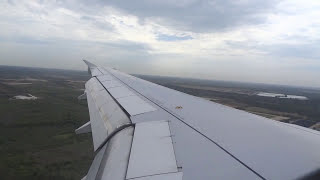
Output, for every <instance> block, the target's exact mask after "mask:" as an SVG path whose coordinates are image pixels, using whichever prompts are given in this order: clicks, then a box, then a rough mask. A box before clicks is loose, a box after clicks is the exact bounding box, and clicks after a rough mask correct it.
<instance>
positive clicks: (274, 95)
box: [257, 92, 308, 100]
mask: <svg viewBox="0 0 320 180" xmlns="http://www.w3.org/2000/svg"><path fill="white" fill-rule="evenodd" d="M257 96H263V97H273V98H282V99H298V100H308V98H307V97H305V96H296V95H287V94H277V93H267V92H259V93H258V94H257Z"/></svg>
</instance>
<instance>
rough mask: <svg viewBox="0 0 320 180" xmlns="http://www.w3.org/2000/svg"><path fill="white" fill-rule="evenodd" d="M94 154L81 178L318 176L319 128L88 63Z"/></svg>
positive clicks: (280, 179) (272, 179) (281, 179)
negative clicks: (229, 105)
mask: <svg viewBox="0 0 320 180" xmlns="http://www.w3.org/2000/svg"><path fill="white" fill-rule="evenodd" d="M85 62H86V64H87V65H88V70H89V72H90V73H91V75H92V78H91V79H90V80H89V81H88V82H87V83H86V85H85V94H84V95H82V96H80V97H79V98H80V99H87V102H88V107H89V113H90V121H89V122H88V123H86V124H85V125H83V126H82V127H80V128H78V129H77V130H76V133H87V132H92V138H93V145H94V151H95V158H94V160H93V162H92V165H91V167H90V169H89V171H88V173H87V175H86V176H85V177H84V178H83V179H89V180H91V179H107V180H118V179H119V180H120V179H121V180H125V179H126V180H129V179H130V180H181V179H184V180H200V179H201V180H202V179H210V180H211V179H223V180H225V179H246V180H249V179H267V180H286V179H308V178H309V179H312V178H317V177H318V178H319V169H320V133H319V132H317V131H314V130H311V129H307V128H304V127H300V126H296V125H291V124H286V123H281V122H279V121H274V120H271V119H267V118H264V117H261V116H258V115H254V114H251V113H248V112H244V111H240V110H237V109H234V108H231V107H227V106H224V105H221V104H217V103H214V102H211V101H208V100H205V99H202V98H199V97H195V96H191V95H188V94H185V93H182V92H178V91H175V90H172V89H169V88H166V87H163V86H160V85H157V84H154V83H151V82H148V81H145V80H142V79H139V78H136V77H134V76H131V75H128V74H125V73H122V72H120V71H118V70H115V69H112V68H104V67H99V66H96V65H94V64H92V63H90V62H88V61H85Z"/></svg>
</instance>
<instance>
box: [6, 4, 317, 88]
mask: <svg viewBox="0 0 320 180" xmlns="http://www.w3.org/2000/svg"><path fill="white" fill-rule="evenodd" d="M82 59H87V60H89V61H91V62H92V63H95V64H97V65H102V66H109V67H115V68H117V69H119V70H121V71H123V72H127V73H134V74H148V75H162V76H178V77H192V78H200V79H214V80H225V81H242V82H258V83H269V84H283V85H296V86H310V87H320V1H319V0H236V1H235V0H126V1H125V0H91V1H86V0H17V1H15V0H8V1H7V0H0V65H15V66H32V67H45V68H59V69H75V70H86V66H85V64H84V63H83V62H82V61H81V60H82Z"/></svg>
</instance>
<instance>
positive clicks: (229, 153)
mask: <svg viewBox="0 0 320 180" xmlns="http://www.w3.org/2000/svg"><path fill="white" fill-rule="evenodd" d="M107 71H108V70H107ZM108 72H109V71H108ZM109 73H110V74H111V75H112V76H114V77H115V78H116V79H118V80H119V81H120V82H122V83H123V84H125V85H126V86H128V87H129V88H130V89H132V90H134V91H135V92H136V93H138V94H139V95H141V96H143V97H144V98H146V99H148V100H149V101H151V102H153V103H154V104H155V105H157V106H158V107H159V108H161V109H163V110H164V111H166V112H167V113H169V114H171V115H172V116H174V117H175V118H177V119H178V120H179V121H181V122H182V123H184V124H185V125H187V126H188V127H190V128H191V129H193V130H194V131H196V132H198V133H199V134H200V135H202V136H203V137H205V138H206V139H208V140H209V141H211V142H212V143H214V144H215V145H216V146H218V147H219V148H220V149H222V150H223V151H224V152H225V153H227V154H228V155H230V156H231V157H232V158H234V159H235V160H236V161H238V162H239V163H240V164H242V165H243V166H245V167H246V168H247V169H249V170H250V171H251V172H253V173H254V174H255V175H257V176H258V177H260V178H261V179H263V180H266V178H264V177H263V176H262V175H260V174H259V173H258V172H256V171H255V170H254V169H252V168H251V167H249V166H248V165H246V164H245V163H244V162H242V161H241V160H240V159H238V158H237V157H236V156H234V155H233V154H232V153H231V152H229V151H227V150H226V149H225V148H223V147H222V146H221V145H220V144H218V143H217V142H215V141H214V140H213V139H210V138H209V137H208V136H206V135H205V134H203V133H201V132H200V131H199V130H197V129H195V128H194V127H192V126H191V125H189V124H188V123H186V122H185V121H183V120H182V119H181V118H180V117H178V116H177V115H175V114H174V113H172V112H170V111H169V110H168V109H166V108H165V107H163V106H161V105H160V104H158V103H156V102H154V101H153V100H151V99H149V98H148V97H146V96H145V95H143V94H141V93H140V92H138V91H137V90H135V89H134V88H132V87H131V86H129V85H128V84H126V83H125V82H123V81H122V80H121V79H120V78H118V77H116V76H115V75H114V74H113V73H111V72H109Z"/></svg>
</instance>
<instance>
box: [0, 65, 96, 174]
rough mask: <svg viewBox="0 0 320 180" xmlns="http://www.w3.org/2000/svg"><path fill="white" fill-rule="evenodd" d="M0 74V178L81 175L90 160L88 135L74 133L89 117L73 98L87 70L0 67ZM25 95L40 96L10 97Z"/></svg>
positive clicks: (82, 86)
mask: <svg viewBox="0 0 320 180" xmlns="http://www.w3.org/2000/svg"><path fill="white" fill-rule="evenodd" d="M0 77H1V79H2V80H1V81H0V177H1V178H0V179H77V180H79V179H81V178H82V177H83V176H84V175H85V174H86V173H87V170H88V169H89V166H90V164H91V161H92V159H93V148H92V139H91V134H85V135H80V136H79V135H75V133H74V130H75V129H76V128H77V127H79V126H81V125H82V124H83V123H85V122H87V121H88V120H89V115H88V109H87V104H86V102H85V101H83V102H79V101H78V100H77V96H78V95H80V94H81V93H83V90H81V89H83V88H84V82H85V81H86V80H87V79H88V78H89V76H88V75H87V74H86V72H77V71H61V70H46V69H31V68H17V67H0ZM35 79H37V80H35ZM10 83H13V84H10ZM19 83H21V84H19ZM28 83H29V84H28ZM26 94H32V95H34V96H36V97H39V99H36V100H10V98H11V97H13V96H16V95H26Z"/></svg>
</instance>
